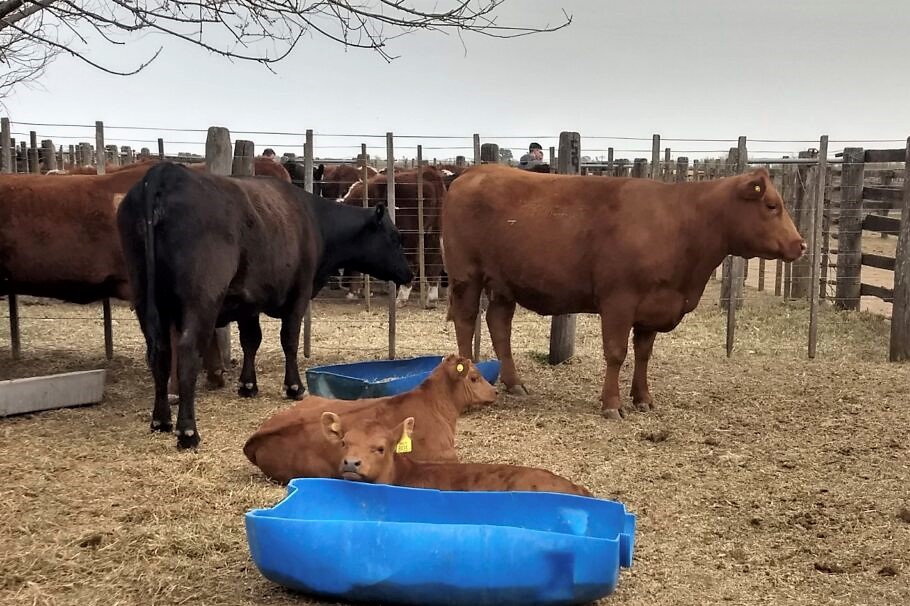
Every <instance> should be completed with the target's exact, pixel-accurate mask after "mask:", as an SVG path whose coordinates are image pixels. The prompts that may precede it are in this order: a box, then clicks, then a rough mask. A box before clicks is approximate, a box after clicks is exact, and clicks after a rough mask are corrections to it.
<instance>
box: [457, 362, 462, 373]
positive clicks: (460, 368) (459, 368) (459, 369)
mask: <svg viewBox="0 0 910 606" xmlns="http://www.w3.org/2000/svg"><path fill="white" fill-rule="evenodd" d="M455 370H457V371H458V372H464V364H462V363H460V362H459V363H458V365H457V366H455Z"/></svg>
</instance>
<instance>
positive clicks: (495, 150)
mask: <svg viewBox="0 0 910 606" xmlns="http://www.w3.org/2000/svg"><path fill="white" fill-rule="evenodd" d="M480 162H481V164H498V163H499V146H498V145H496V144H495V143H484V144H483V145H481V146H480Z"/></svg>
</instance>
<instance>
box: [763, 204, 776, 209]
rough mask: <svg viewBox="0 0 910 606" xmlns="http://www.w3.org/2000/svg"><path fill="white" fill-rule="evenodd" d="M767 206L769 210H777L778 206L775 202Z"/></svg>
mask: <svg viewBox="0 0 910 606" xmlns="http://www.w3.org/2000/svg"><path fill="white" fill-rule="evenodd" d="M765 206H766V207H767V208H768V210H777V204H774V203H773V202H769V203H768V204H765Z"/></svg>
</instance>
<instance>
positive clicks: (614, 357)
mask: <svg viewBox="0 0 910 606" xmlns="http://www.w3.org/2000/svg"><path fill="white" fill-rule="evenodd" d="M604 309H605V311H601V312H600V325H601V330H602V332H603V346H604V360H605V361H606V365H607V368H606V373H605V376H604V384H603V392H602V393H601V396H600V401H601V410H600V413H601V414H602V415H603V416H605V417H606V418H608V419H615V420H619V419H621V418H622V417H623V416H625V414H626V410H625V409H623V408H622V406H621V404H620V400H619V369H620V368H622V364H623V362H624V361H625V359H626V353H627V352H628V349H629V332H630V331H631V330H632V321H631V319H627V318H626V317H625V315H624V314H622V313H621V311H620V310H622V309H627V307H623V306H621V305H619V304H616V305H610V306H604Z"/></svg>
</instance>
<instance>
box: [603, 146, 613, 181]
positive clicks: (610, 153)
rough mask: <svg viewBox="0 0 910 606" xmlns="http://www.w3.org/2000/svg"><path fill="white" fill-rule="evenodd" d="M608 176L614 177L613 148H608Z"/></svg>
mask: <svg viewBox="0 0 910 606" xmlns="http://www.w3.org/2000/svg"><path fill="white" fill-rule="evenodd" d="M605 172H606V174H607V175H608V176H612V175H613V148H612V147H608V148H607V170H606V171H605Z"/></svg>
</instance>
